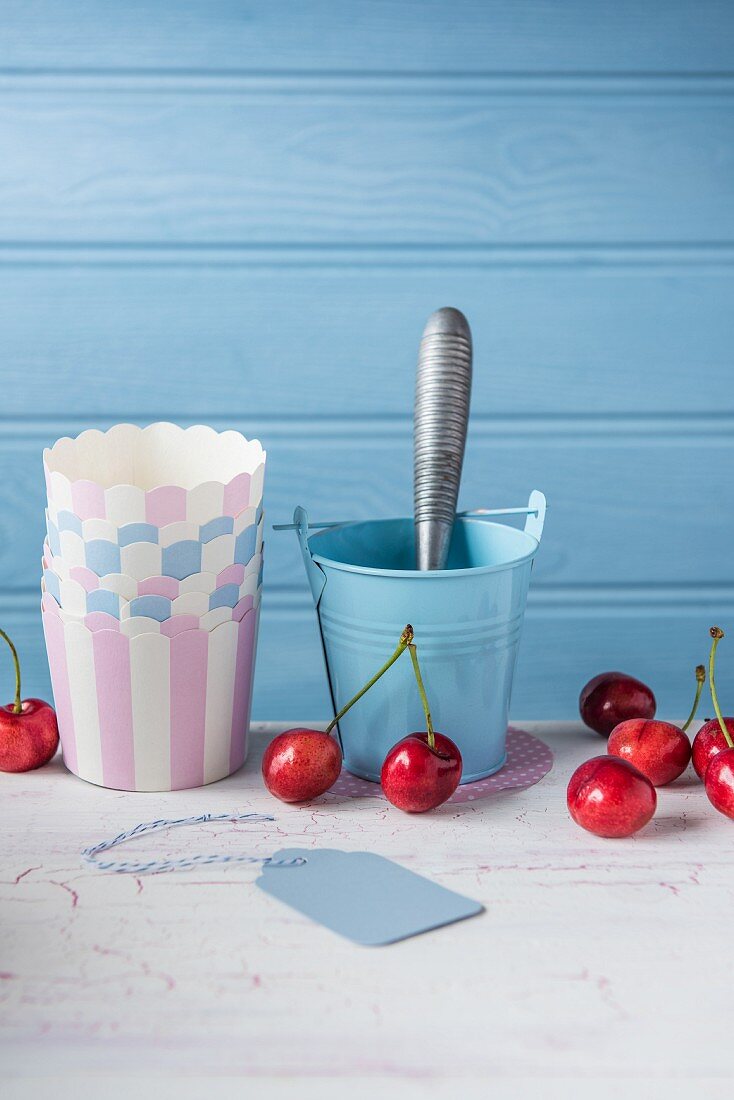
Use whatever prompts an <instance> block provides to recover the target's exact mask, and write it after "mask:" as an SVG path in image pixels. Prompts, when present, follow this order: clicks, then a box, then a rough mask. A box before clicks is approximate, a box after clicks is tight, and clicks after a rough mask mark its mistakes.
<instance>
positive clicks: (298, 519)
mask: <svg viewBox="0 0 734 1100" xmlns="http://www.w3.org/2000/svg"><path fill="white" fill-rule="evenodd" d="M546 507H547V505H546V500H545V496H544V494H543V493H541V491H540V490H539V489H533V491H532V493H531V494H530V496H529V498H528V503H527V507H526V508H476V509H474V510H473V511H469V512H457V513H456V518H457V519H492V518H494V516H527V517H528V518H527V519H526V521H525V528H524V530H525V532H526V534H528V535H532V536H533V538H534V539H537V541H538V542H540V538H541V535H542V534H543V525H544V523H545V512H546ZM350 522H353V521H351V520H344V519H342V520H325V521H324V522H323V523H309V520H308V514H307V513H306V509H305V508H301V507H298V508H296V510H295V512H294V513H293V523H274V524H273V530H274V531H297V532H298V539H299V542H300V544H301V553H302V554H303V560H304V562H305V564H306V572H307V573H308V578H309V582H310V583H311V591H312V592H313V595H314V599H315V600H316V601H317V602H318V598H319V596H320V595H321V593H322V591H323V588H324V584H325V583H326V578H325V577H324V574H323V573H322V571H321V570H320V569H319V567H318V566H317V565H316V563H315V562H314V560H313V558H312V557H311V551H310V550H309V548H308V537H307V533H308V532H309V531H323V530H326V528H327V527H344V525H345V524H346V523H350ZM314 569H315V570H317V572H318V574H319V576H320V577H321V582H320V584H319V581H318V578H317V577H313V578H312V570H314ZM314 581H316V583H317V585H318V594H317V592H316V590H315V589H314Z"/></svg>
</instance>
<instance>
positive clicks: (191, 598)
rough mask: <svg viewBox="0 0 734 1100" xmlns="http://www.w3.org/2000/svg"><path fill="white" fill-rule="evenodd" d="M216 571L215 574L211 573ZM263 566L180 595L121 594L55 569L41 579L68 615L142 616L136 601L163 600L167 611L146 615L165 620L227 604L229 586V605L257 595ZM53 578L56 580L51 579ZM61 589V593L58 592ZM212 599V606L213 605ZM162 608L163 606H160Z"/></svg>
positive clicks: (77, 616)
mask: <svg viewBox="0 0 734 1100" xmlns="http://www.w3.org/2000/svg"><path fill="white" fill-rule="evenodd" d="M211 575H213V574H211ZM259 576H260V568H258V569H255V568H254V566H253V568H252V569H251V570H250V572H245V573H243V574H242V580H241V581H239V583H238V582H234V581H233V580H232V581H228V582H224V583H222V584H219V585H217V586H216V587H213V588H211V591H209V592H205V591H204V590H191V591H190V592H182V593H179V594H178V595H177V596H168V595H164V594H162V593H155V592H145V593H142V594H141V593H138V594H135V595H133V596H131V597H129V598H128V597H127V596H124V595H122V594H121V593H119V592H116V591H114V590H113V588H101V587H97V588H91V590H88V588H85V586H84V585H83V584H81V583H80V582H79V581H77V580H75V579H73V577H68V579H67V580H63V581H62V580H59V577H58V576H57V574H56V573H54V572H53V570H44V573H43V576H42V579H41V592H42V593H47V594H48V595H50V596H51V597H52V598H53V599H54V601H55V602H56V603H57V604H58V607H59V608H61V610H63V612H65V613H66V614H67V615H70V616H73V617H74V618H84V617H85V616H86V615H91V614H95V613H97V612H102V613H105V614H108V615H111V616H112V617H113V618H118V619H128V618H133V617H135V616H139V615H140V612H139V610H132V605H133V603H140V601H149V602H155V601H163V602H164V603H165V604H167V605H168V607H167V608H166V610H167V614H165V615H164V616H163V618H160V617H158V615H151V616H145V617H152V618H157V619H158V621H162V623H163V621H165V620H166V619H169V618H175V617H176V616H178V615H198V616H201V615H206V614H207V612H210V610H213V609H215V607H219V606H224V605H226V604H227V599H224V601H222V602H221V603H220V602H219V601H220V599H221V598H222V597H221V594H222V593H224V590H230V591H229V592H228V593H227V595H228V598H230V599H233V602H232V603H230V604H229V606H230V607H233V606H235V604H238V603H239V601H240V599H242V597H243V596H247V595H254V593H255V592H256V591H258V588H259V587H260V581H259ZM52 580H53V582H54V583H52ZM57 592H58V595H57V594H56V593H57ZM97 593H101V596H99V597H97V599H96V601H94V599H90V597H95V596H96V594H97ZM106 597H112V601H111V602H112V603H114V602H116V601H117V608H118V613H117V614H116V613H114V612H113V610H110V609H109V608H107V609H106V607H105V604H106V603H110V601H108V599H107V598H106ZM212 601H213V607H212V606H210V605H211V603H212ZM91 602H97V603H99V606H98V607H90V606H89V604H90V603H91ZM158 609H162V608H158Z"/></svg>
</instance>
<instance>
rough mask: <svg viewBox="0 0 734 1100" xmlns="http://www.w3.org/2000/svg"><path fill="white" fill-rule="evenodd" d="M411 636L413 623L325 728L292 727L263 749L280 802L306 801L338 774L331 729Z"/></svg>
mask: <svg viewBox="0 0 734 1100" xmlns="http://www.w3.org/2000/svg"><path fill="white" fill-rule="evenodd" d="M412 640H413V627H412V626H411V625H410V624H408V626H406V628H405V630H404V631H403V633H402V634H401V635H400V641H399V642H398V644H397V646H396V648H395V652H394V653H393V655H392V656H391V657H389V658H388V660H387V661H386V662H385V664H384V665H383V666H382V668H381V669H379V670H378V671H377V672H376V673H375V675H374V676H373V677H372V679H371V680H370V681H369V682H368V683H366V684H365V686H364V687H363V688H362V690H361V691H358V692H357V694H356V695H355V696H354V698H353V699H350V700H349V702H348V703H347V704H346V706H344V707H342V709H341V710H340V711H339V713H338V714H337V715H336V717H335V718H332V720H331V722H330V723H329V725H328V726H327V727H326V730H325V731H324V732H323V733H322V732H321V731H320V730H309V729H301V728H297V729H292V730H286V731H285V733H280V734H278V736H277V737H274V738H273V740H272V741H271V742H270V744H269V745H268V747H267V749H266V750H265V755H264V756H263V762H262V772H263V779H264V780H265V786H266V787H267V788H268V790H269V791H270V793H271V794H273V795H275V797H276V798H279V799H280V800H281V801H282V802H308V801H309V800H310V799H312V798H318V796H319V795H320V794H323V793H324V791H328V789H329V787H332V786H333V785H334V783H336V780H337V779H338V777H339V773H340V772H341V769H342V754H341V749H340V748H339V745H338V744H337V743H336V741H335V740H334V738H333V737H331V736H330V734H331V731H332V730H333V729H334V727H335V726H336V724H337V722H338V721H339V720H340V719H341V718H343V717H344V715H345V714H346V713H347V711H348V710H351V708H352V707H353V706H354V704H355V703H357V702H359V700H360V699H361V698H362V696H363V695H364V694H365V692H367V691H369V690H370V688H371V687H372V685H373V684H376V683H377V681H378V680H379V679H380V677H381V676H384V675H385V673H386V672H387V670H388V669H389V668H390V667H391V666H392V665H394V664H395V662H396V661H397V659H398V657H400V656H401V654H403V653H404V652H405V650H406V649H407V648H408V645H409V643H410V642H412Z"/></svg>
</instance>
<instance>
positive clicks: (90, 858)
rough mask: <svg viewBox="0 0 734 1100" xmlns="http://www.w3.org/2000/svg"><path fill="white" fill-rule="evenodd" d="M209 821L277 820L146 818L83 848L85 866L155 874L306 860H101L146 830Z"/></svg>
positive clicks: (257, 817)
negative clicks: (212, 865) (103, 854)
mask: <svg viewBox="0 0 734 1100" xmlns="http://www.w3.org/2000/svg"><path fill="white" fill-rule="evenodd" d="M207 821H232V822H235V821H249V822H250V823H251V824H259V823H260V822H262V821H275V818H274V817H271V816H270V815H269V814H199V816H198V817H179V818H175V819H174V820H170V821H167V820H163V819H161V820H159V821H145V822H143V823H142V824H140V825H136V826H135V828H134V829H128V830H127V832H124V833H118V834H117V836H116V837H113V839H112V840H102V841H100V843H99V844H95V845H93V846H92V847H91V848H85V849H84V850H83V851H82V865H83V866H85V867H93V868H94V869H95V870H96V871H111V872H113V873H115V874H118V875H151V874H159V873H160V872H162V871H185V870H187V869H188V868H189V867H200V866H203V865H206V864H210V863H261V864H263V866H265V864H269V865H270V866H271V867H296V866H298V865H299V864H301V863H305V862H306V860H305V859H304V858H303V857H301V856H299V857H298V858H296V859H273V858H272V856H264V857H263V856H225V855H210V856H204V855H202V856H186V857H184V858H183V859H148V860H145V861H140V862H137V863H136V862H134V861H132V860H125V861H119V862H115V861H114V860H105V861H104V862H102V861H101V860H99V859H97V856H98V855H99V854H100V852H108V851H109V850H110V848H114V847H116V845H118V844H122V843H123V842H124V841H125V840H134V839H135V838H136V837H139V836H144V835H145V834H146V833H156V832H159V831H160V830H161V829H172V828H175V827H176V826H179V825H204V824H205V823H206V822H207Z"/></svg>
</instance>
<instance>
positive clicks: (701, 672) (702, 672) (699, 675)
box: [681, 665, 706, 733]
mask: <svg viewBox="0 0 734 1100" xmlns="http://www.w3.org/2000/svg"><path fill="white" fill-rule="evenodd" d="M705 682H706V669H705V668H704V667H703V665H696V697H695V699H694V700H693V706H692V707H691V713H690V714H689V715H688V717H687V718H686V720H685V722H684V723H683V725H682V726H681V729H682V730H683V732H684V733H685V732H686V730H687V729H688V727H689V726H690V724H691V722H692V721H693V719H694V718H695V717H696V711H697V710H698V704H699V700H700V699H701V692H702V691H703V685H704V683H705Z"/></svg>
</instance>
